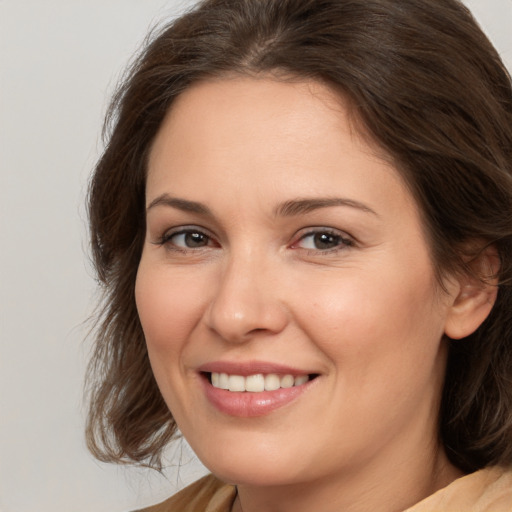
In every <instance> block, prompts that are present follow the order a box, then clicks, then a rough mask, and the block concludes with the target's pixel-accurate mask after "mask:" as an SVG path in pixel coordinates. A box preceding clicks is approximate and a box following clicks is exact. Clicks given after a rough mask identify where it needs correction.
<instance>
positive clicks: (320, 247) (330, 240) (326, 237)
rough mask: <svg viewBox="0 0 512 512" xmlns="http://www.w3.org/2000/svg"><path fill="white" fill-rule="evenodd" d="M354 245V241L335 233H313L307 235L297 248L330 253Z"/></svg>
mask: <svg viewBox="0 0 512 512" xmlns="http://www.w3.org/2000/svg"><path fill="white" fill-rule="evenodd" d="M350 245H353V244H352V241H351V240H350V239H348V238H345V237H343V236H342V235H341V234H340V233H337V232H333V231H313V232H310V233H307V234H305V235H304V236H303V237H302V238H301V239H300V240H299V242H298V243H297V244H296V247H299V248H301V249H308V250H316V251H328V250H330V249H337V248H339V249H342V248H343V247H347V246H350Z"/></svg>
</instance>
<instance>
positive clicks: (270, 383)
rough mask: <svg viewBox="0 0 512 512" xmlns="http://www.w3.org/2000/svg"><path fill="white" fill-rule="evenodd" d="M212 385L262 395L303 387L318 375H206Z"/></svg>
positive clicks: (211, 373)
mask: <svg viewBox="0 0 512 512" xmlns="http://www.w3.org/2000/svg"><path fill="white" fill-rule="evenodd" d="M206 376H207V378H208V380H209V382H210V384H211V385H212V386H213V387H214V388H217V389H224V390H227V391H231V392H234V393H242V392H249V393H261V392H263V391H276V390H278V389H287V388H292V387H297V386H302V385H304V384H306V383H307V382H309V381H310V380H313V379H314V378H316V377H317V376H318V375H317V374H308V375H298V376H294V375H290V374H285V375H278V374H277V373H268V374H263V373H257V374H254V375H246V376H243V375H231V374H227V373H218V372H210V373H206Z"/></svg>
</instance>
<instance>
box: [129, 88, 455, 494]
mask: <svg viewBox="0 0 512 512" xmlns="http://www.w3.org/2000/svg"><path fill="white" fill-rule="evenodd" d="M136 300H137V307H138V311H139V314H140V319H141V322H142V326H143V329H144V333H145V336H146V341H147V347H148V352H149V356H150V360H151V365H152V368H153V371H154V374H155V377H156V380H157V382H158V386H159V387H160V390H161V392H162V394H163V397H164V398H165V401H166V403H167V404H168V406H169V408H170V410H171V411H172V414H173V416H174V418H175V419H176V421H177V423H178V426H179V428H180V429H181V431H182V432H183V434H184V435H185V437H186V438H187V440H188V441H189V442H190V444H191V446H192V447H193V449H194V450H195V451H196V453H197V454H198V456H199V457H200V458H201V460H202V461H203V462H204V463H205V465H206V466H208V467H209V468H210V469H211V470H212V471H213V472H214V473H216V474H217V475H218V476H220V477H221V478H223V479H225V480H227V481H232V482H236V483H241V484H243V483H245V484H253V485H269V484H272V485H275V484H287V483H297V482H307V481H312V480H315V481H318V479H319V478H320V479H321V478H330V477H332V476H333V475H339V476H341V475H346V474H354V472H357V471H358V470H360V469H361V468H366V469H367V468H369V467H372V468H374V469H376V468H379V467H384V466H383V465H385V466H386V467H388V468H389V467H391V468H393V467H403V464H410V461H411V458H416V459H418V460H420V461H422V460H423V459H422V457H427V458H428V457H430V456H431V455H432V452H433V451H435V449H436V447H437V441H436V440H437V432H436V422H437V411H438V403H439V395H440V391H441V388H442V380H443V374H444V368H445V356H446V354H445V347H444V344H443V343H442V342H441V338H442V336H443V332H444V328H445V322H446V319H447V317H448V315H449V311H450V304H451V303H452V302H453V300H452V297H451V296H450V294H449V293H448V294H447V293H445V292H441V291H440V290H439V287H438V286H437V284H436V280H435V277H434V272H433V267H432V263H431V260H430V257H429V249H428V246H427V243H426V241H425V237H424V233H423V231H422V225H421V219H420V216H419V214H418V210H417V208H416V205H415V203H414V201H413V199H412V197H411V195H410V193H409V192H408V190H407V189H406V187H405V186H404V184H403V183H402V181H401V179H400V177H399V174H398V173H397V171H396V170H395V169H394V168H393V167H392V166H391V165H390V164H389V163H385V162H384V161H383V160H381V159H379V157H378V156H377V154H376V151H375V148H373V147H372V146H371V145H369V144H368V143H367V142H365V141H364V140H363V139H362V138H361V137H360V136H358V133H357V131H356V130H355V128H354V126H353V125H352V124H351V123H350V121H349V118H348V113H347V108H346V106H345V105H344V103H343V101H342V100H341V99H340V98H339V97H337V96H336V95H335V94H334V93H333V92H332V91H331V90H330V89H329V88H327V87H326V86H324V85H321V84H318V83H315V82H307V83H290V82H287V83H284V82H279V81H274V80H272V79H270V78H268V79H267V78H261V79H252V78H236V79H225V80H218V81H210V82H203V83H200V84H198V85H195V86H193V87H192V88H190V89H189V90H188V91H186V92H185V93H184V94H182V95H181V96H180V97H179V98H178V99H177V101H176V103H175V104H174V106H173V108H172V111H171V112H170V114H169V115H168V116H167V118H166V120H165V122H164V123H163V125H162V127H161V129H160V132H159V133H158V136H157V138H156V140H155V143H154V145H153V148H152V151H151V155H150V160H149V173H148V180H147V237H146V241H145V245H144V249H143V254H142V258H141V262H140V267H139V271H138V276H137V284H136ZM212 379H213V384H212ZM289 386H291V387H289ZM226 387H228V389H223V388H226ZM244 389H249V390H248V391H247V390H246V391H242V390H244ZM401 465H402V466H401Z"/></svg>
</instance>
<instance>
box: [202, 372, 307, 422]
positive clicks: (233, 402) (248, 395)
mask: <svg viewBox="0 0 512 512" xmlns="http://www.w3.org/2000/svg"><path fill="white" fill-rule="evenodd" d="M201 380H202V381H203V387H204V390H205V394H206V397H207V398H208V400H209V401H210V403H212V404H213V405H214V406H215V408H217V409H218V410H219V411H220V412H222V413H224V414H228V415H230V416H238V417H241V418H252V417H256V416H264V415H266V414H269V413H271V412H272V411H275V410H276V409H279V408H281V407H284V406H285V405H287V404H289V403H290V402H293V401H294V400H296V399H297V398H298V397H299V396H301V395H302V394H303V393H304V392H305V391H306V390H307V389H309V387H310V385H311V384H312V382H313V381H312V380H310V381H308V382H306V383H305V384H302V385H301V386H293V387H291V388H280V389H276V390H275V391H262V392H260V393H252V392H250V391H245V392H233V391H227V390H226V389H219V388H215V387H213V386H212V385H211V383H210V381H209V380H208V379H206V378H203V379H201ZM315 380H316V379H315Z"/></svg>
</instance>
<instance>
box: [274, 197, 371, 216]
mask: <svg viewBox="0 0 512 512" xmlns="http://www.w3.org/2000/svg"><path fill="white" fill-rule="evenodd" d="M333 206H348V207H350V208H355V209H357V210H361V211H363V212H365V213H371V214H373V215H375V216H377V217H379V214H378V213H377V212H376V211H375V210H372V209H371V208H370V207H369V206H367V205H365V204H363V203H360V202H359V201H354V200H353V199H347V198H343V197H326V198H304V199H293V200H291V201H286V202H285V203H283V204H281V205H279V206H278V207H277V208H276V209H275V211H274V213H275V215H276V216H283V217H291V216H293V215H300V214H304V213H308V212H311V211H313V210H318V209H320V208H330V207H333Z"/></svg>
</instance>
